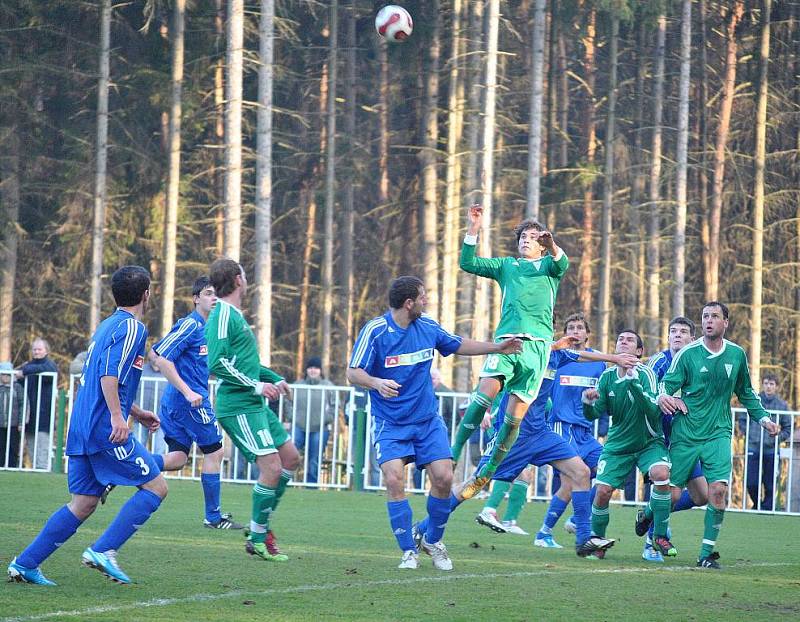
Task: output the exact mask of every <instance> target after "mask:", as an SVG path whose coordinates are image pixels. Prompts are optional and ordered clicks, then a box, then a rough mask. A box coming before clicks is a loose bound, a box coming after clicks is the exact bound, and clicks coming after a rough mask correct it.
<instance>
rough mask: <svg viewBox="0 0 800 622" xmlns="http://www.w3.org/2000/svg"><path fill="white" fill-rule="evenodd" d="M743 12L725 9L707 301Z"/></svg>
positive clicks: (714, 286) (715, 283) (713, 286)
mask: <svg viewBox="0 0 800 622" xmlns="http://www.w3.org/2000/svg"><path fill="white" fill-rule="evenodd" d="M743 14H744V2H743V1H742V0H736V1H735V2H734V3H733V7H732V8H731V9H730V10H729V11H728V22H727V25H726V28H725V41H726V47H725V75H724V77H723V80H722V100H721V101H720V105H719V125H718V126H717V140H716V144H715V145H714V177H713V185H712V191H711V212H710V214H709V239H708V252H707V255H708V271H707V272H706V279H705V288H706V300H717V299H718V298H719V256H720V250H719V232H720V222H721V220H722V202H723V199H724V197H723V192H724V186H725V152H726V150H727V146H728V134H729V130H730V126H731V113H732V111H733V96H734V91H735V90H736V26H737V25H738V24H739V21H740V20H741V19H742V15H743Z"/></svg>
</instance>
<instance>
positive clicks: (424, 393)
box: [350, 311, 461, 425]
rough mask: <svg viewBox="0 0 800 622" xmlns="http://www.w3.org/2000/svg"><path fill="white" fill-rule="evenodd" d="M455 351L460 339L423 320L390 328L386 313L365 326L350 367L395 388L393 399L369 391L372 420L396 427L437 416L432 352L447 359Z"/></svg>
mask: <svg viewBox="0 0 800 622" xmlns="http://www.w3.org/2000/svg"><path fill="white" fill-rule="evenodd" d="M460 346H461V337H459V336H457V335H451V334H450V333H448V332H447V331H446V330H445V329H444V328H442V327H441V326H439V324H438V323H437V322H435V321H434V320H433V319H431V318H430V317H428V316H427V315H423V316H422V317H420V318H418V319H416V320H414V321H413V322H411V323H410V324H409V325H408V327H407V328H405V329H403V328H400V327H399V326H398V325H397V324H395V322H394V320H393V319H392V313H391V311H388V312H386V313H385V314H384V315H382V316H380V317H376V318H374V319H372V320H370V321H369V322H367V323H366V324H365V325H364V327H363V328H362V329H361V332H360V333H359V335H358V338H357V339H356V342H355V345H354V346H353V355H352V357H351V358H350V367H353V368H361V369H363V370H364V371H366V372H367V373H368V374H369V375H370V376H374V377H376V378H382V379H385V380H394V381H395V382H396V383H397V384H399V385H400V389H399V390H398V392H399V395H398V396H397V397H390V398H386V397H383V396H382V395H381V394H380V393H378V392H377V391H374V390H370V392H369V393H370V399H371V403H372V416H373V417H376V418H377V419H382V420H385V421H388V422H390V423H394V424H398V425H408V424H412V423H419V422H423V421H427V420H428V419H430V418H431V417H435V416H437V415H438V414H439V407H438V404H437V402H436V395H435V394H434V391H433V383H432V382H431V374H430V372H431V363H432V361H433V357H434V350H438V351H439V353H440V354H442V355H443V356H449V355H450V354H453V352H455V351H456V350H458V348H459V347H460Z"/></svg>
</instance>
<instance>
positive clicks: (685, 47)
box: [672, 0, 692, 316]
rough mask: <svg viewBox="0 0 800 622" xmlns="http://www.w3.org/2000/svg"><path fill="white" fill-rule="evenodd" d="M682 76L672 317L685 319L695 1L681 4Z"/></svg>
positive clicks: (676, 182) (684, 0) (685, 1)
mask: <svg viewBox="0 0 800 622" xmlns="http://www.w3.org/2000/svg"><path fill="white" fill-rule="evenodd" d="M680 49H681V73H680V82H679V85H678V144H677V148H676V179H675V199H676V206H675V207H676V209H675V240H674V244H673V246H674V249H675V261H674V266H673V275H674V278H675V288H674V289H673V291H672V315H673V316H674V315H684V302H685V289H686V207H687V205H686V204H687V197H686V186H687V179H686V176H687V175H686V174H687V170H688V145H689V82H690V73H691V67H692V0H683V1H682V16H681V48H680Z"/></svg>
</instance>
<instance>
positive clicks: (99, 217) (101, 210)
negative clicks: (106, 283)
mask: <svg viewBox="0 0 800 622" xmlns="http://www.w3.org/2000/svg"><path fill="white" fill-rule="evenodd" d="M110 59H111V0H102V3H101V5H100V79H99V81H98V85H97V145H96V150H97V151H96V158H97V161H96V166H95V178H94V222H93V225H92V277H91V298H90V301H89V332H92V333H93V332H94V329H95V328H97V325H98V324H99V323H100V312H101V308H102V304H103V290H102V285H103V284H102V278H103V240H104V234H105V226H106V185H107V181H106V166H107V158H108V81H109V73H110V68H109V66H110Z"/></svg>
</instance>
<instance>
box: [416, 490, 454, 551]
mask: <svg viewBox="0 0 800 622" xmlns="http://www.w3.org/2000/svg"><path fill="white" fill-rule="evenodd" d="M448 501H449V503H450V511H449V512H448V513H447V515H448V517H449V516H450V514H452V513H453V511H454V510H455V509H456V508H457V507H458V506H459V505H461V501H460V500H459V498H458V497H456V496H455V495H454V494H452V493H451V494H450V499H449V500H448ZM430 522H431V521H430V517H429V516H426V517H425V518H423V519H422V520H421V521H419V522H418V523H417V531H419V533H427V532H428V525H429V524H430ZM426 540H427V538H426Z"/></svg>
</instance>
